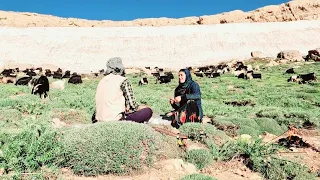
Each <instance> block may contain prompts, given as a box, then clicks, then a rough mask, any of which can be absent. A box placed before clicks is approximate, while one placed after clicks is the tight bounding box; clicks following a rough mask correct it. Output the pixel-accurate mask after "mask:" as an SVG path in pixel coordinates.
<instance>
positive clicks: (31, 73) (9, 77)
mask: <svg viewBox="0 0 320 180" xmlns="http://www.w3.org/2000/svg"><path fill="white" fill-rule="evenodd" d="M102 73H103V71H100V73H93V74H94V75H95V76H99V74H102ZM0 75H1V76H2V77H0V83H4V84H8V83H13V84H15V85H16V86H18V85H23V86H29V87H32V92H31V93H32V94H35V95H37V94H39V95H40V98H42V99H44V98H46V97H47V96H48V92H49V90H50V88H54V89H64V87H65V79H68V83H71V84H81V83H82V82H83V81H82V78H81V75H79V74H77V73H76V72H74V73H72V74H71V72H70V71H69V70H67V71H65V72H63V71H62V69H61V68H58V69H57V70H56V71H53V72H51V70H50V69H45V71H43V69H42V68H41V67H39V68H36V69H34V68H30V69H25V70H20V69H19V68H14V69H4V70H3V71H2V72H1V74H0ZM48 77H52V78H53V79H57V81H54V82H52V83H49V79H48Z"/></svg>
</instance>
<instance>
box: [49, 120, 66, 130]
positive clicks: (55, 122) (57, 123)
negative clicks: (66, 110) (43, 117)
mask: <svg viewBox="0 0 320 180" xmlns="http://www.w3.org/2000/svg"><path fill="white" fill-rule="evenodd" d="M65 126H67V124H66V123H65V122H63V121H60V119H59V118H53V119H52V127H53V128H62V127H65Z"/></svg>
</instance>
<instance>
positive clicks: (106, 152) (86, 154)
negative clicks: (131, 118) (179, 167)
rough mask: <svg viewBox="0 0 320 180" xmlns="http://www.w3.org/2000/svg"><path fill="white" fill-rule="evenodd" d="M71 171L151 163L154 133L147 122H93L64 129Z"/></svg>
mask: <svg viewBox="0 0 320 180" xmlns="http://www.w3.org/2000/svg"><path fill="white" fill-rule="evenodd" d="M62 142H63V144H64V147H65V149H66V154H67V158H66V159H67V161H66V163H65V164H64V166H67V167H70V168H71V169H72V171H73V172H74V173H75V174H79V175H86V176H88V175H90V176H96V175H100V174H109V173H116V174H125V173H129V172H132V171H137V170H140V169H142V167H143V166H148V165H150V164H151V163H152V159H153V157H154V155H155V150H156V144H157V137H156V135H155V132H154V131H153V130H152V128H150V127H149V126H146V125H143V124H138V123H134V122H107V123H96V124H93V125H87V126H83V127H79V128H73V129H70V130H67V131H66V132H65V133H64V137H63V139H62Z"/></svg>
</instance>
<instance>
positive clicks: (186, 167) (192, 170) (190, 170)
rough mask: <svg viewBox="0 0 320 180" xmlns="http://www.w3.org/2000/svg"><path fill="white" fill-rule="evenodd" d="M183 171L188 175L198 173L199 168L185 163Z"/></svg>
mask: <svg viewBox="0 0 320 180" xmlns="http://www.w3.org/2000/svg"><path fill="white" fill-rule="evenodd" d="M182 167H183V169H184V170H185V172H186V173H190V174H192V173H196V172H197V168H196V166H195V165H193V164H190V163H184V164H182Z"/></svg>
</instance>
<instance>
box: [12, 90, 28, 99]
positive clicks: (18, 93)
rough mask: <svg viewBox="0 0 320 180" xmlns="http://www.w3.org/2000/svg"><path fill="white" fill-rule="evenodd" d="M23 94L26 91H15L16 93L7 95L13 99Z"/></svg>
mask: <svg viewBox="0 0 320 180" xmlns="http://www.w3.org/2000/svg"><path fill="white" fill-rule="evenodd" d="M25 95H27V94H26V93H24V92H17V93H15V95H12V96H9V97H10V98H11V99H15V98H17V97H20V96H25Z"/></svg>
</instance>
